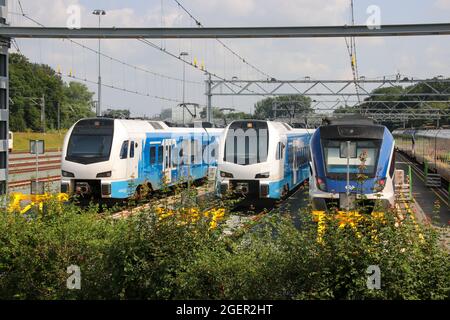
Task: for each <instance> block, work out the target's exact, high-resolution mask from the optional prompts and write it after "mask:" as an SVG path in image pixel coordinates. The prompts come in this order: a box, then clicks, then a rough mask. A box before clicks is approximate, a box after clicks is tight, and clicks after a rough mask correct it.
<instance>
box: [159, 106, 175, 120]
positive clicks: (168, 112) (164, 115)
mask: <svg viewBox="0 0 450 320" xmlns="http://www.w3.org/2000/svg"><path fill="white" fill-rule="evenodd" d="M159 117H160V118H161V119H162V120H169V119H172V109H170V108H166V109H162V110H161V113H160V115H159Z"/></svg>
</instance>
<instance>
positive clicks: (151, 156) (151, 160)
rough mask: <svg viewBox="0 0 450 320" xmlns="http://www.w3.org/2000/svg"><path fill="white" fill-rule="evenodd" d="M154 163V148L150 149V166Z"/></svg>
mask: <svg viewBox="0 0 450 320" xmlns="http://www.w3.org/2000/svg"><path fill="white" fill-rule="evenodd" d="M155 162H156V147H150V164H155Z"/></svg>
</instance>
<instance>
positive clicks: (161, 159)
mask: <svg viewBox="0 0 450 320" xmlns="http://www.w3.org/2000/svg"><path fill="white" fill-rule="evenodd" d="M162 162H163V146H159V147H158V163H162Z"/></svg>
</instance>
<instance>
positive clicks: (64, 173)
mask: <svg viewBox="0 0 450 320" xmlns="http://www.w3.org/2000/svg"><path fill="white" fill-rule="evenodd" d="M61 175H62V176H63V177H66V178H74V177H75V175H74V174H73V173H72V172H69V171H64V170H62V171H61Z"/></svg>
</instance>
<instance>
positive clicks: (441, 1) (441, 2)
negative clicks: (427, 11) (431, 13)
mask: <svg viewBox="0 0 450 320" xmlns="http://www.w3.org/2000/svg"><path fill="white" fill-rule="evenodd" d="M434 6H435V7H437V8H439V9H444V10H450V1H449V0H436V1H435V3H434Z"/></svg>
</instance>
